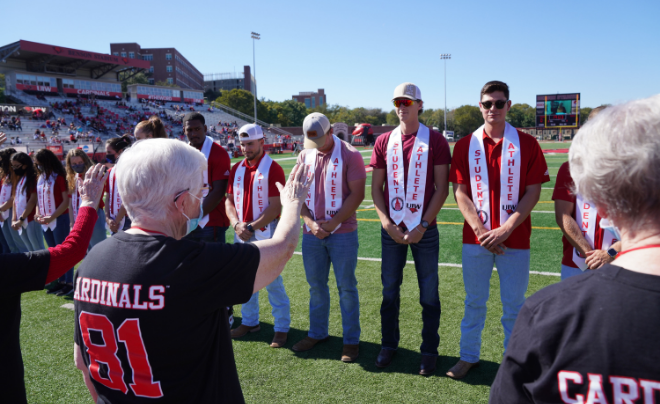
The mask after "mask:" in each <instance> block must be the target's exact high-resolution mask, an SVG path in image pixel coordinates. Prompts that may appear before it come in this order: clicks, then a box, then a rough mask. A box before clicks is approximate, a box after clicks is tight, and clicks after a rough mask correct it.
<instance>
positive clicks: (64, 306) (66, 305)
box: [60, 303, 74, 310]
mask: <svg viewBox="0 0 660 404" xmlns="http://www.w3.org/2000/svg"><path fill="white" fill-rule="evenodd" d="M60 307H61V308H63V309H69V310H73V309H74V307H73V303H64V304H63V305H61V306H60Z"/></svg>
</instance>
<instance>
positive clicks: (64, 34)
mask: <svg viewBox="0 0 660 404" xmlns="http://www.w3.org/2000/svg"><path fill="white" fill-rule="evenodd" d="M6 3H7V4H4V5H3V14H4V16H5V17H7V16H9V18H4V19H3V24H2V25H3V26H2V29H1V30H0V45H5V44H8V43H11V42H14V41H17V40H19V39H25V40H30V41H34V42H42V43H47V44H52V45H59V46H65V47H70V48H76V49H82V50H88V51H95V52H102V53H109V52H110V43H111V42H138V43H139V44H140V45H142V46H143V47H146V48H152V47H153V48H156V47H175V48H177V49H178V50H179V51H180V52H181V53H183V55H184V56H186V58H188V60H189V61H191V62H192V63H193V64H194V65H195V66H196V67H197V68H198V69H199V70H200V71H201V72H202V73H224V72H233V71H234V70H236V71H237V72H240V71H242V66H243V65H245V64H250V65H251V64H252V39H250V32H251V31H255V32H258V33H260V34H261V37H262V39H261V40H260V41H258V42H257V48H256V56H257V66H256V67H257V69H256V73H257V74H256V77H257V82H258V87H257V89H258V96H259V98H261V97H265V98H267V99H272V100H277V101H282V100H285V99H290V98H291V95H293V94H297V93H298V92H300V91H315V90H316V89H318V88H324V89H325V91H326V93H327V98H328V102H329V103H330V104H340V105H346V106H350V107H358V106H363V107H379V108H383V109H385V110H390V109H392V104H391V103H390V99H391V97H392V92H393V90H394V88H395V87H396V86H397V85H398V84H400V83H402V82H404V81H412V82H413V83H415V84H417V85H418V86H419V87H420V88H421V90H422V95H423V98H424V101H425V107H426V108H443V107H444V84H443V62H442V61H441V60H440V58H439V55H440V54H441V53H451V54H452V60H450V61H448V62H447V105H448V107H449V108H453V107H458V106H461V105H465V104H472V105H476V103H477V102H478V101H479V90H480V89H481V87H482V86H483V84H484V83H486V82H487V81H489V80H502V81H505V82H507V83H508V84H509V86H510V88H511V99H512V100H513V102H514V103H516V102H522V103H528V104H530V105H533V103H534V101H535V95H536V94H548V93H550V94H552V93H563V92H566V93H572V92H580V93H581V94H582V100H583V103H582V106H588V107H595V106H598V105H600V104H604V103H610V104H613V103H619V102H623V101H627V100H631V99H636V98H643V97H648V96H651V95H653V94H657V93H660V23H659V22H658V16H660V1H658V0H629V1H625V2H620V1H612V0H601V1H593V0H588V1H582V0H577V1H554V2H552V1H544V2H541V1H534V0H528V1H518V0H513V1H511V0H500V1H481V0H479V1H472V0H462V1H453V2H447V1H425V0H421V1H390V0H385V1H345V0H335V1H332V2H329V1H326V2H317V1H309V0H308V1H284V2H275V1H261V0H255V1H233V2H227V1H181V0H178V1H170V0H163V1H158V2H152V1H130V2H129V1H123V0H119V1H114V2H93V1H89V0H87V1H78V0H73V1H65V2H59V4H57V5H55V4H56V3H53V2H51V1H43V0H33V1H31V2H30V4H29V6H26V5H25V4H24V3H22V2H17V1H13V2H6ZM12 16H13V17H12Z"/></svg>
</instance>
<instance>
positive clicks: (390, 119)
mask: <svg viewBox="0 0 660 404" xmlns="http://www.w3.org/2000/svg"><path fill="white" fill-rule="evenodd" d="M386 121H387V124H388V125H390V126H397V125H398V124H399V117H398V116H397V114H396V110H395V109H393V110H391V111H390V112H389V113H388V114H387V119H386Z"/></svg>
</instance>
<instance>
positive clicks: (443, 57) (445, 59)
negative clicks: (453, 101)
mask: <svg viewBox="0 0 660 404" xmlns="http://www.w3.org/2000/svg"><path fill="white" fill-rule="evenodd" d="M447 59H451V53H443V54H442V55H440V60H444V61H445V114H444V115H445V131H446V130H447Z"/></svg>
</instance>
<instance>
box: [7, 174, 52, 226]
mask: <svg viewBox="0 0 660 404" xmlns="http://www.w3.org/2000/svg"><path fill="white" fill-rule="evenodd" d="M20 183H21V180H20V179H19V180H18V181H17V182H16V196H14V205H13V208H14V209H16V198H17V196H18V194H19V193H21V192H23V187H19V185H20ZM33 192H37V181H35V182H34V186H33V187H32V189H30V188H28V189H26V190H25V203H26V204H27V202H28V201H29V200H30V197H31V196H32V193H33ZM61 197H62V195H61V194H60V198H61ZM37 206H39V204H38V202H37V205H35V206H34V208H32V212H31V213H30V214H29V215H27V217H24V218H23V219H25V220H27V221H28V223H29V222H31V221H33V220H34V215H35V213H37ZM21 213H23V212H16V219H18V218H19V217H20V215H21Z"/></svg>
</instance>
